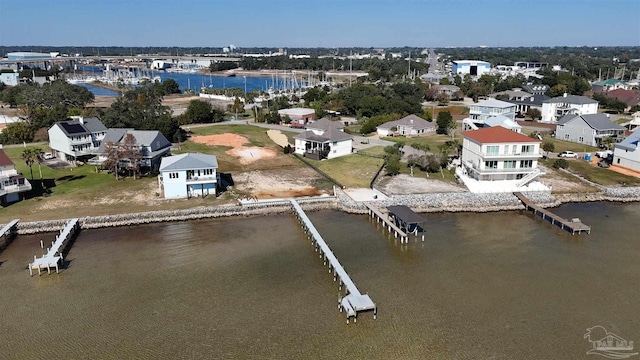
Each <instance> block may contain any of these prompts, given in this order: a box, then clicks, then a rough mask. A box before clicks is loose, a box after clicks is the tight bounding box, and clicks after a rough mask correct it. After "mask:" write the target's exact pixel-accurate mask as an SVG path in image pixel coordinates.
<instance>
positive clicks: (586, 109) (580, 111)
mask: <svg viewBox="0 0 640 360" xmlns="http://www.w3.org/2000/svg"><path fill="white" fill-rule="evenodd" d="M597 113H598V102H597V101H595V100H593V99H590V98H588V97H585V96H578V95H567V94H566V93H565V94H564V95H563V96H557V97H554V98H551V99H547V100H544V101H543V102H542V120H541V121H542V122H547V123H556V122H558V120H560V119H562V118H563V117H564V116H565V115H568V114H572V115H587V114H597Z"/></svg>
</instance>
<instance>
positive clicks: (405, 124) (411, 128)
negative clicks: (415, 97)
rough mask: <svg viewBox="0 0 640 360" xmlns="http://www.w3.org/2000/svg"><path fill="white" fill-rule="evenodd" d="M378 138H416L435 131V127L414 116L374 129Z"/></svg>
mask: <svg viewBox="0 0 640 360" xmlns="http://www.w3.org/2000/svg"><path fill="white" fill-rule="evenodd" d="M376 131H377V132H378V135H380V136H397V135H401V136H418V135H423V134H428V133H433V132H435V131H436V125H434V124H433V123H430V122H428V121H427V120H425V119H423V118H421V117H418V116H416V115H413V114H412V115H409V116H405V117H403V118H402V119H399V120H394V121H389V122H386V123H384V124H382V125H380V126H378V127H377V128H376Z"/></svg>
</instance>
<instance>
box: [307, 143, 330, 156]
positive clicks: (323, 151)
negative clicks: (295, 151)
mask: <svg viewBox="0 0 640 360" xmlns="http://www.w3.org/2000/svg"><path fill="white" fill-rule="evenodd" d="M330 151H331V147H330V146H329V143H328V142H318V141H312V140H308V141H307V142H306V143H305V144H304V157H306V158H309V159H313V160H323V159H326V158H327V157H328V156H329V152H330Z"/></svg>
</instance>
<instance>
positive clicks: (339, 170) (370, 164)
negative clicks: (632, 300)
mask: <svg viewBox="0 0 640 360" xmlns="http://www.w3.org/2000/svg"><path fill="white" fill-rule="evenodd" d="M307 160H308V161H309V162H311V163H312V164H313V165H315V166H317V167H318V168H319V169H320V170H322V171H324V172H325V173H327V174H329V176H331V177H332V178H334V179H336V180H338V181H339V182H340V183H342V184H343V185H344V186H347V187H355V188H368V187H369V183H370V182H371V180H372V179H373V177H374V175H375V174H376V172H378V169H379V168H380V166H382V163H383V162H384V160H383V159H378V158H373V157H369V156H363V155H358V154H353V155H348V156H341V157H338V158H335V159H329V160H323V161H316V160H311V159H307Z"/></svg>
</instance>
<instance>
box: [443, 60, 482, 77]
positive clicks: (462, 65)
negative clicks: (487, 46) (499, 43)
mask: <svg viewBox="0 0 640 360" xmlns="http://www.w3.org/2000/svg"><path fill="white" fill-rule="evenodd" d="M489 70H491V64H490V63H488V62H486V61H475V60H455V61H452V62H451V74H453V75H456V74H460V75H466V74H469V75H472V76H481V75H482V74H484V73H486V72H489Z"/></svg>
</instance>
